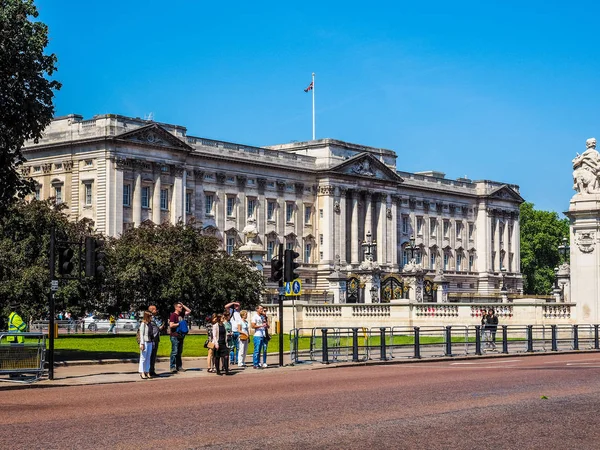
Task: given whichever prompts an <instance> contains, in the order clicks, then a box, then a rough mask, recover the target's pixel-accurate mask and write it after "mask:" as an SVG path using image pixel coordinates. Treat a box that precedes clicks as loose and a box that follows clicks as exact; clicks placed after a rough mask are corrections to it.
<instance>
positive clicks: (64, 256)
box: [58, 247, 74, 275]
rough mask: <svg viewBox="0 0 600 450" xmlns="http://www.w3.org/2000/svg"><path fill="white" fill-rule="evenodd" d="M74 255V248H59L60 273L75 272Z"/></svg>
mask: <svg viewBox="0 0 600 450" xmlns="http://www.w3.org/2000/svg"><path fill="white" fill-rule="evenodd" d="M73 255H74V253H73V249H72V248H69V247H59V248H58V273H59V274H60V275H69V274H70V273H71V272H73Z"/></svg>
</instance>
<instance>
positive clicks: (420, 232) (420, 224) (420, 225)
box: [417, 217, 423, 236]
mask: <svg viewBox="0 0 600 450" xmlns="http://www.w3.org/2000/svg"><path fill="white" fill-rule="evenodd" d="M417 235H418V236H422V235H423V218H422V217H417Z"/></svg>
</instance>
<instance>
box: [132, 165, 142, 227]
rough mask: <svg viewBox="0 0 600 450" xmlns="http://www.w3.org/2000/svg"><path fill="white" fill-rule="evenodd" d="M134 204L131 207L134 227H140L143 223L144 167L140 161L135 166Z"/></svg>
mask: <svg viewBox="0 0 600 450" xmlns="http://www.w3.org/2000/svg"><path fill="white" fill-rule="evenodd" d="M133 179H134V185H133V199H132V200H133V202H132V205H131V213H132V218H133V225H134V226H136V227H139V226H140V224H141V223H142V167H141V164H140V162H139V161H135V163H134V165H133Z"/></svg>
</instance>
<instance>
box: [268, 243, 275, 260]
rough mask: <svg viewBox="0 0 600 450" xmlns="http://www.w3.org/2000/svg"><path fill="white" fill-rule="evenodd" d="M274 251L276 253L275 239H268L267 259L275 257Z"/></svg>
mask: <svg viewBox="0 0 600 450" xmlns="http://www.w3.org/2000/svg"><path fill="white" fill-rule="evenodd" d="M273 253H275V241H273V240H270V241H267V261H271V260H272V259H273Z"/></svg>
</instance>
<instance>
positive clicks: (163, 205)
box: [160, 189, 169, 211]
mask: <svg viewBox="0 0 600 450" xmlns="http://www.w3.org/2000/svg"><path fill="white" fill-rule="evenodd" d="M160 209H162V210H163V211H166V210H168V209H169V190H168V189H161V190H160Z"/></svg>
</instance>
